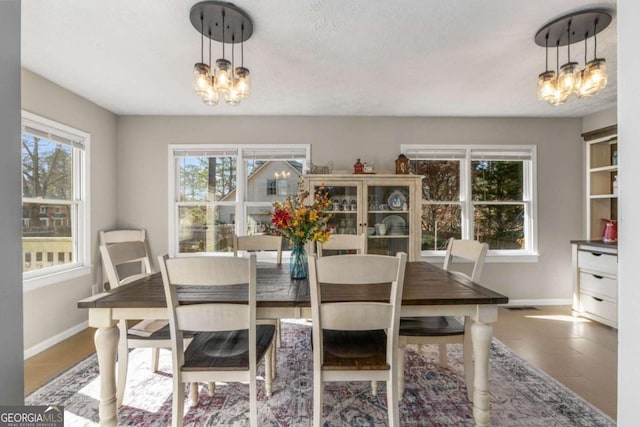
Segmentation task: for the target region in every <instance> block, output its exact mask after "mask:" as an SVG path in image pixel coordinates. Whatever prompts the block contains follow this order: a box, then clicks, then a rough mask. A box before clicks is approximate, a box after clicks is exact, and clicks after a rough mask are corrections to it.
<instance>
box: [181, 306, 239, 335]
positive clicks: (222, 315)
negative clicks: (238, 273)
mask: <svg viewBox="0 0 640 427" xmlns="http://www.w3.org/2000/svg"><path fill="white" fill-rule="evenodd" d="M176 322H177V323H176V324H177V327H178V329H180V330H183V331H203V332H217V331H232V330H238V329H249V327H250V324H249V323H250V322H249V307H248V306H247V305H243V304H194V305H181V306H178V307H176Z"/></svg>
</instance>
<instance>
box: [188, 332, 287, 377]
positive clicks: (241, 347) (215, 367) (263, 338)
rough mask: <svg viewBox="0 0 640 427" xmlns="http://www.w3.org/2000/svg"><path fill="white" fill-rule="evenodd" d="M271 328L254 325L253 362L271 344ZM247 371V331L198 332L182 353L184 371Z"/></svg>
mask: <svg viewBox="0 0 640 427" xmlns="http://www.w3.org/2000/svg"><path fill="white" fill-rule="evenodd" d="M275 332H276V328H275V326H274V325H257V326H256V361H257V362H259V361H260V360H261V359H262V358H263V357H264V355H265V353H266V352H267V349H268V348H269V345H270V344H271V343H272V342H273V337H274V336H275ZM242 369H247V370H248V369H249V330H248V329H244V330H239V331H222V332H198V333H197V334H196V335H195V338H194V339H193V341H191V343H190V344H189V346H188V347H187V349H186V350H185V352H184V366H183V368H182V370H184V371H190V370H191V371H200V370H212V371H225V370H242Z"/></svg>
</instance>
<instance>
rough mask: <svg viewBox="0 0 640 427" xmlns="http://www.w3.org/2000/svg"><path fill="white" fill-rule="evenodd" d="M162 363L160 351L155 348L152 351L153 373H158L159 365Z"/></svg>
mask: <svg viewBox="0 0 640 427" xmlns="http://www.w3.org/2000/svg"><path fill="white" fill-rule="evenodd" d="M159 362H160V349H159V348H158V347H153V348H152V349H151V372H158V363H159Z"/></svg>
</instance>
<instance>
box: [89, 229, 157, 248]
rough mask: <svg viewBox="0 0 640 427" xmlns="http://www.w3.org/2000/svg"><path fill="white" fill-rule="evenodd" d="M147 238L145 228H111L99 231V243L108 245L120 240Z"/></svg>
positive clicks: (142, 240) (140, 240) (141, 240)
mask: <svg viewBox="0 0 640 427" xmlns="http://www.w3.org/2000/svg"><path fill="white" fill-rule="evenodd" d="M146 238H147V232H146V231H145V230H113V231H100V244H101V245H108V244H111V243H122V242H135V241H138V242H144V241H145V240H146Z"/></svg>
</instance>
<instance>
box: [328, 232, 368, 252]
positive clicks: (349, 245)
mask: <svg viewBox="0 0 640 427" xmlns="http://www.w3.org/2000/svg"><path fill="white" fill-rule="evenodd" d="M327 250H330V251H355V252H356V254H360V255H362V254H365V253H367V235H366V234H364V233H363V234H331V235H329V239H328V240H327V241H326V242H324V243H321V242H316V252H317V254H318V258H321V257H322V256H323V255H325V254H324V253H323V251H327Z"/></svg>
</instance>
